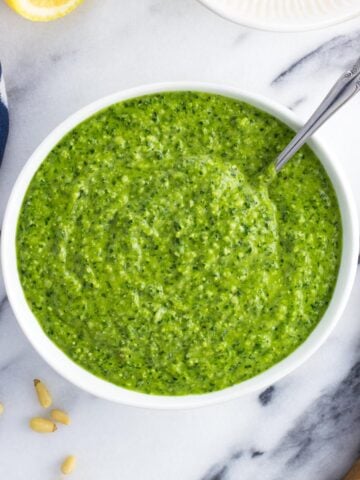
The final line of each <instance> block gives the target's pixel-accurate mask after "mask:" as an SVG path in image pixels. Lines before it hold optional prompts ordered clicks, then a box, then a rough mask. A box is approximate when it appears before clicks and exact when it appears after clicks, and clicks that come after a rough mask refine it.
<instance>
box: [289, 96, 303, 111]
mask: <svg viewBox="0 0 360 480" xmlns="http://www.w3.org/2000/svg"><path fill="white" fill-rule="evenodd" d="M306 100H307V97H300V98H298V99H296V100H294V101H293V102H292V103H291V104H290V105H288V106H287V107H288V109H289V110H296V108H297V107H298V106H299V105H301V104H302V103H304V102H306Z"/></svg>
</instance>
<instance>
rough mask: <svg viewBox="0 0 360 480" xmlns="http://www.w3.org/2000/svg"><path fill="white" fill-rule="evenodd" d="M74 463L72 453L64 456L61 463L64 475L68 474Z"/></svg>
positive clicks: (74, 459)
mask: <svg viewBox="0 0 360 480" xmlns="http://www.w3.org/2000/svg"><path fill="white" fill-rule="evenodd" d="M75 464H76V457H74V455H69V456H68V457H66V458H65V460H64V461H63V464H62V465H61V471H62V473H63V474H64V475H68V474H69V473H71V472H72V471H73V470H74V468H75Z"/></svg>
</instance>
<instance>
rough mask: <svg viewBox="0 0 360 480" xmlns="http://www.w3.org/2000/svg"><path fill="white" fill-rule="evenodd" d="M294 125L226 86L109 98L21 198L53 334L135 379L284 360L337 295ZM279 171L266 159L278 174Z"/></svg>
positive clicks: (21, 237) (180, 382)
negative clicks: (219, 90) (287, 158)
mask: <svg viewBox="0 0 360 480" xmlns="http://www.w3.org/2000/svg"><path fill="white" fill-rule="evenodd" d="M291 136H292V132H291V130H290V129H289V128H288V127H287V126H285V125H284V124H283V123H281V122H280V121H279V120H277V119H275V118H274V117H272V116H270V115H269V114H267V113H264V112H262V111H259V110H258V109H256V108H254V107H252V106H250V105H247V104H245V103H241V102H238V101H236V100H233V99H229V98H226V97H222V96H217V95H212V94H204V93H196V92H176V93H164V94H156V95H149V96H145V97H141V98H136V99H132V100H128V101H126V102H123V103H119V104H116V105H113V106H111V107H109V108H107V109H105V110H103V111H101V112H100V113H98V114H96V115H95V116H93V117H91V118H89V119H88V120H86V121H85V122H83V123H82V124H80V125H79V126H77V127H76V128H75V129H74V130H72V131H71V132H70V133H69V134H67V135H66V136H65V137H64V138H63V139H62V140H61V141H60V143H59V144H58V145H57V146H56V147H55V148H54V149H53V150H52V151H51V153H50V154H49V155H48V157H47V158H46V160H45V161H44V162H43V163H42V165H41V167H40V168H39V170H38V171H37V173H36V174H35V176H34V178H33V180H32V182H31V184H30V187H29V189H28V191H27V194H26V196H25V200H24V203H23V206H22V210H21V214H20V218H19V223H18V231H17V255H18V268H19V272H20V277H21V282H22V286H23V289H24V292H25V295H26V298H27V301H28V303H29V305H30V308H31V309H32V311H33V313H34V314H35V316H36V317H37V318H38V320H39V322H40V324H41V326H42V328H43V329H44V331H45V332H46V334H47V335H48V336H49V337H50V338H51V339H52V340H53V341H54V342H55V343H56V344H57V345H58V346H59V347H60V348H61V349H62V350H63V351H64V352H65V353H66V354H67V355H68V356H69V357H70V358H71V359H72V360H74V361H75V362H76V363H78V364H79V365H81V366H83V367H84V368H86V369H87V370H89V371H90V372H92V373H94V374H95V375H98V376H99V377H102V378H104V379H106V380H108V381H110V382H113V383H115V384H117V385H121V386H123V387H126V388H128V389H133V390H138V391H141V392H147V393H153V394H169V395H183V394H191V393H202V392H210V391H214V390H219V389H222V388H225V387H228V386H230V385H234V384H236V383H238V382H241V381H243V380H246V379H248V378H250V377H253V376H254V375H257V374H258V373H260V372H262V371H264V370H266V369H267V368H269V367H271V366H272V365H274V364H275V363H276V362H279V361H280V360H281V359H283V358H284V357H286V356H287V355H289V354H290V353H291V352H292V351H293V350H294V349H296V348H297V347H298V346H299V345H300V344H301V343H303V342H304V340H305V339H306V338H307V337H308V335H309V334H310V332H311V331H312V330H313V329H314V327H315V326H316V325H317V323H318V322H319V320H320V318H321V317H322V315H323V314H324V311H325V310H326V308H327V306H328V304H329V301H330V299H331V296H332V293H333V289H334V286H335V283H336V278H337V273H338V267H339V262H340V256H341V237H342V232H341V217H340V212H339V208H338V204H337V200H336V197H335V194H334V191H333V188H332V185H331V183H330V181H329V178H328V177H327V175H326V173H325V171H324V169H323V167H322V166H321V164H320V162H319V161H318V159H317V158H316V156H315V155H314V153H313V152H312V151H311V150H310V149H309V148H308V147H305V148H303V149H302V150H301V151H300V152H299V153H298V154H297V155H296V157H295V158H294V159H293V160H291V162H289V163H288V165H287V166H286V167H285V168H284V169H283V171H281V173H280V174H278V175H276V176H275V175H274V174H273V177H274V178H273V179H272V181H270V182H268V181H267V176H266V175H265V176H264V175H263V174H260V172H262V171H264V168H265V167H266V166H268V165H270V164H271V162H272V161H273V159H274V158H275V157H276V155H277V154H278V153H279V152H280V151H281V150H282V149H283V147H284V146H285V145H286V143H287V142H288V141H289V140H290V138H291ZM269 171H270V170H269Z"/></svg>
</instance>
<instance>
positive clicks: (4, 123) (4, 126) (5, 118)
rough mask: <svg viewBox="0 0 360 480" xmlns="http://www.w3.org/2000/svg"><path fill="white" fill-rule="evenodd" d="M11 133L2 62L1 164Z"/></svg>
mask: <svg viewBox="0 0 360 480" xmlns="http://www.w3.org/2000/svg"><path fill="white" fill-rule="evenodd" d="M8 133H9V111H8V108H7V99H6V92H5V82H4V76H3V74H2V68H1V63H0V165H1V161H2V158H3V155H4V151H5V145H6V140H7V137H8Z"/></svg>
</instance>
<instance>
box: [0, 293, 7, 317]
mask: <svg viewBox="0 0 360 480" xmlns="http://www.w3.org/2000/svg"><path fill="white" fill-rule="evenodd" d="M7 302H8V298H7V296H6V295H4V296H3V297H2V298H1V299H0V314H1V312H2V311H3V309H4V307H5V305H6V303H7ZM0 320H1V318H0Z"/></svg>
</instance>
